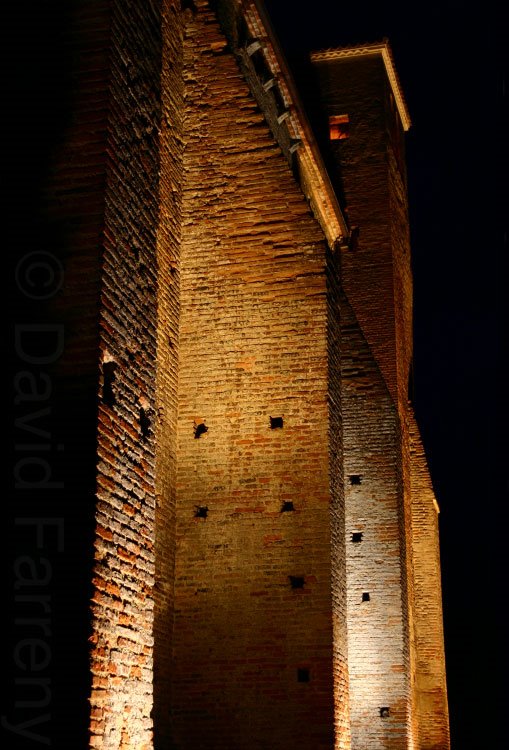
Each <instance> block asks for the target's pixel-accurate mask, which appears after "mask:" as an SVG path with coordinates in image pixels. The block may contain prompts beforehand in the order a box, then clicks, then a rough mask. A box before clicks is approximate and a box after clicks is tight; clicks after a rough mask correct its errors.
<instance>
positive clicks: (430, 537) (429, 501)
mask: <svg viewBox="0 0 509 750" xmlns="http://www.w3.org/2000/svg"><path fill="white" fill-rule="evenodd" d="M408 421H409V435H410V453H411V493H412V553H413V555H412V556H413V560H414V571H415V581H414V589H415V609H414V620H415V646H416V668H415V679H416V693H417V700H416V711H417V714H418V718H419V729H420V732H419V745H418V746H419V748H422V750H432V749H433V750H435V749H436V748H440V750H446V749H447V748H448V747H449V714H448V707H447V686H446V680H445V654H444V633H443V621H442V587H441V582H440V549H439V545H438V507H437V505H436V502H435V497H434V492H433V487H432V485H431V480H430V477H429V471H428V467H427V463H426V456H425V453H424V448H423V446H422V443H421V438H420V435H419V430H418V427H417V424H416V423H415V420H414V419H413V416H412V415H409V420H408Z"/></svg>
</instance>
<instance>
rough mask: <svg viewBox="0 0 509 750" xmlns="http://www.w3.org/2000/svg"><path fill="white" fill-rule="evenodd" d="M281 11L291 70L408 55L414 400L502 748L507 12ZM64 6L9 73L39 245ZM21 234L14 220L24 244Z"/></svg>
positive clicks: (278, 18)
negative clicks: (383, 46) (351, 53)
mask: <svg viewBox="0 0 509 750" xmlns="http://www.w3.org/2000/svg"><path fill="white" fill-rule="evenodd" d="M265 4H266V7H267V9H268V11H269V14H270V16H271V18H272V21H273V25H274V27H275V29H276V33H277V35H278V36H279V38H280V40H281V42H282V44H283V47H284V49H285V51H286V53H287V56H288V57H289V59H290V60H291V59H293V57H294V56H295V55H297V56H298V55H301V54H303V53H305V52H307V51H309V50H311V49H319V48H323V47H328V46H331V47H334V46H341V45H343V44H351V43H362V42H369V41H378V40H380V39H382V38H383V37H388V38H389V40H390V43H391V45H392V48H393V52H394V57H395V62H396V67H397V69H398V73H399V76H400V79H401V82H402V85H403V90H404V92H405V96H406V99H407V103H408V107H409V111H410V115H411V117H412V121H413V127H412V128H411V130H410V132H409V133H408V134H407V163H408V176H409V198H410V218H411V237H412V252H413V262H414V312H415V362H414V365H415V395H414V403H415V408H416V412H417V417H418V420H419V423H420V426H421V431H422V433H423V438H424V443H425V446H426V450H427V455H428V460H429V463H430V466H431V470H432V477H433V482H434V486H435V490H436V494H437V498H438V502H439V504H440V506H441V516H440V529H441V555H442V574H443V591H444V615H445V632H446V655H447V667H448V686H449V704H450V711H451V727H452V739H453V750H470V749H472V750H492V749H493V750H498V748H502V747H503V745H504V741H503V739H502V736H503V735H502V720H503V718H504V717H505V714H506V713H507V710H506V709H507V697H506V696H505V699H504V697H503V695H502V690H503V689H505V688H504V687H503V686H504V684H505V681H504V680H503V679H502V674H503V670H502V663H503V661H504V656H505V657H506V656H507V652H506V647H505V643H503V638H502V633H503V631H507V627H505V628H504V627H503V626H504V621H503V617H502V607H503V606H504V604H505V600H506V599H507V591H506V585H505V581H504V577H503V575H502V573H501V572H500V568H501V565H502V562H503V567H504V568H505V570H507V563H506V561H505V559H504V560H503V561H502V557H503V555H502V552H503V551H504V548H505V547H506V546H507V543H506V541H505V537H504V535H503V533H502V532H503V519H502V515H503V510H504V508H505V496H504V495H503V489H504V488H503V485H504V477H503V472H504V466H503V457H504V451H503V447H502V440H501V435H502V430H501V425H502V423H505V424H506V423H507V411H505V413H504V404H505V402H504V399H503V398H502V396H503V391H504V390H507V387H506V386H504V387H502V386H503V378H502V362H501V360H502V353H503V352H502V349H503V347H502V340H503V336H502V327H501V320H502V307H503V297H504V296H506V295H507V286H506V283H507V282H505V280H504V276H503V270H504V269H503V266H504V263H505V256H504V253H503V241H502V228H503V226H502V225H503V222H502V199H501V190H500V188H499V185H500V184H501V166H500V165H501V163H502V158H503V153H502V145H503V143H502V96H501V86H502V84H501V57H502V47H503V46H504V45H503V44H502V41H503V40H502V36H501V32H500V29H501V28H502V20H501V17H500V16H501V8H499V9H498V11H499V12H498V17H497V9H496V7H495V0H489V2H483V3H477V4H472V3H470V2H467V0H456V1H454V0H442V2H440V3H424V2H422V1H421V0H417V2H414V3H409V2H408V3H403V2H402V1H401V0H398V1H397V2H388V3H381V2H377V3H374V2H371V1H368V2H362V3H360V2H351V1H350V2H348V3H347V2H344V3H343V2H339V1H336V0H313V2H309V3H298V2H295V1H293V2H292V0H266V3H265ZM500 5H501V3H500ZM63 8H65V3H61V2H43V1H42V0H38V2H32V0H29V2H28V4H26V5H25V4H24V5H23V6H21V7H20V14H19V17H18V18H16V21H15V25H14V26H13V31H12V34H11V36H10V39H11V42H13V43H12V44H11V45H10V46H9V49H8V53H7V54H8V59H7V62H6V63H5V64H4V68H3V69H4V80H5V87H4V93H6V95H12V97H13V98H12V103H11V105H10V109H9V112H10V114H9V116H8V117H6V118H5V121H6V124H7V125H8V127H9V128H10V133H9V137H8V138H7V139H6V141H5V143H7V145H8V149H9V151H10V152H11V155H14V156H15V160H14V161H13V164H14V167H15V168H13V169H12V172H11V174H12V179H11V181H10V182H9V183H8V184H9V191H8V197H9V198H11V199H12V201H13V202H14V203H17V205H18V206H23V218H22V221H23V223H24V231H25V236H26V237H29V236H30V235H29V233H28V232H27V228H29V227H28V224H29V222H30V215H31V211H32V206H31V203H30V201H31V199H32V198H34V199H35V198H36V197H37V195H38V192H37V179H38V176H39V175H41V174H43V172H44V169H45V154H46V153H47V151H48V145H49V146H50V145H51V141H52V139H53V130H54V124H55V122H58V121H59V112H60V111H63V110H64V109H65V106H64V104H63V103H62V99H61V91H62V90H64V91H65V86H64V83H65V65H64V64H62V62H61V60H60V58H59V56H58V55H57V54H52V44H53V43H54V42H55V40H56V39H57V38H58V33H59V24H61V23H62V14H61V10H62V9H63ZM21 9H22V10H21ZM64 62H65V61H64ZM5 74H6V75H5ZM6 111H7V110H6ZM27 185H28V189H27ZM30 185H32V190H30ZM21 198H22V200H21ZM13 216H16V214H13ZM20 226H21V224H20V222H19V221H17V220H16V222H15V223H14V222H13V235H12V236H13V237H16V238H18V239H19V237H20V233H19V227H20ZM27 242H28V240H27ZM7 249H8V248H7ZM504 283H505V286H504ZM506 463H507V462H506ZM504 635H505V633H504ZM504 676H505V675H504Z"/></svg>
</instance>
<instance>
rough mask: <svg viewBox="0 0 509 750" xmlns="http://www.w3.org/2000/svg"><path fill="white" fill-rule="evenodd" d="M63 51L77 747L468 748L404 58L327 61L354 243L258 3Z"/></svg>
mask: <svg viewBox="0 0 509 750" xmlns="http://www.w3.org/2000/svg"><path fill="white" fill-rule="evenodd" d="M69 30H70V33H69V35H68V39H67V41H68V43H69V48H70V50H71V53H70V54H69V55H68V59H69V73H68V77H69V81H70V83H71V84H72V88H73V97H72V112H70V113H69V117H68V118H67V120H66V122H65V123H64V124H63V130H62V134H61V135H62V137H61V139H60V140H59V143H58V148H57V149H56V154H55V156H54V164H53V167H54V169H53V172H52V176H51V180H50V184H49V185H48V191H47V193H48V216H49V217H50V218H51V222H52V226H53V227H54V228H55V230H54V231H55V236H56V237H58V240H59V242H60V245H59V253H60V257H61V260H62V264H63V265H64V264H65V284H64V286H63V289H62V292H61V294H60V293H59V295H58V296H56V297H55V300H54V301H50V302H49V303H48V307H47V309H45V314H46V313H47V314H48V315H49V319H50V320H53V319H54V318H55V317H58V316H60V317H59V319H60V320H62V322H63V325H64V326H65V328H66V348H65V351H64V354H63V356H62V358H61V360H59V362H58V363H57V364H56V365H55V367H54V372H53V373H52V374H53V376H54V377H55V380H56V382H57V384H58V386H59V388H60V389H61V390H62V391H63V393H64V396H65V399H64V403H63V407H62V409H61V411H62V414H63V416H62V420H63V422H64V423H65V425H67V427H68V429H69V430H74V432H73V435H76V438H75V439H74V441H73V442H72V444H71V445H70V446H69V448H70V450H69V452H68V453H67V454H66V461H67V475H66V490H67V492H68V493H69V496H71V497H75V498H77V501H76V513H75V515H74V516H73V521H72V523H69V524H68V527H67V529H66V534H67V538H68V539H70V540H73V542H72V543H74V540H76V550H77V552H74V551H73V556H72V557H69V559H70V560H71V562H70V565H69V568H68V570H66V575H67V577H68V581H67V582H66V583H65V586H66V587H67V588H68V590H69V591H72V597H73V598H72V599H71V600H70V602H71V605H76V606H77V608H78V610H77V611H78V617H77V618H75V620H76V619H78V620H79V621H80V623H81V625H80V628H78V629H77V628H76V622H75V620H71V619H70V620H69V623H70V626H69V627H66V628H65V638H66V639H67V644H68V645H67V651H68V654H67V653H65V651H64V652H62V650H61V651H60V652H59V653H60V660H61V661H62V660H63V661H65V662H66V669H67V673H68V675H69V679H68V680H67V682H68V683H69V685H68V687H67V685H66V687H65V691H64V692H66V695H65V696H64V697H65V698H66V699H67V700H69V701H71V698H69V697H68V695H67V692H68V694H69V695H71V696H72V700H73V701H74V698H75V697H76V694H77V692H78V688H76V685H77V683H78V679H77V677H76V675H77V674H78V673H79V677H80V683H79V684H80V687H79V693H80V695H79V701H74V702H75V703H76V705H78V708H77V709H75V710H73V711H71V712H66V711H61V713H60V714H59V715H58V721H59V723H61V725H62V726H65V739H64V744H63V745H62V747H64V748H68V747H70V746H72V747H76V748H81V747H84V746H85V745H88V746H89V747H93V748H98V749H100V750H152V749H155V750H199V749H200V748H201V749H203V750H262V749H263V750H289V748H302V749H303V750H350V748H354V749H355V750H367V749H368V748H369V750H401V749H402V748H405V749H406V750H432V749H433V750H447V748H448V735H447V701H446V691H445V671H444V656H443V638H442V625H441V598H440V563H439V556H438V528H437V510H438V509H437V506H436V502H435V499H434V495H433V489H432V486H431V482H430V479H429V475H428V471H427V467H426V461H425V457H424V451H423V448H422V445H421V443H420V439H419V433H418V429H417V426H416V424H415V421H414V419H413V414H412V409H411V405H410V404H409V403H408V400H407V383H408V378H409V371H410V364H411V358H412V335H411V276H410V259H409V252H410V250H409V240H408V218H407V206H406V188H405V174H404V154H403V146H402V141H403V130H404V128H406V127H407V125H408V115H407V113H406V108H405V105H404V102H403V99H402V95H401V90H400V87H399V84H398V82H397V79H396V77H395V72H394V66H393V64H392V61H391V58H390V52H389V48H388V46H387V45H386V44H385V43H384V44H382V45H375V46H371V47H368V48H355V49H350V50H334V51H329V52H325V53H317V54H315V55H314V56H313V60H314V63H315V65H316V70H317V72H318V74H319V79H320V81H321V86H322V99H323V101H324V102H325V105H326V107H327V109H328V115H327V116H328V117H329V118H330V122H329V123H328V124H329V125H330V133H331V141H330V143H329V144H324V149H323V153H324V154H325V152H326V150H327V149H329V148H330V149H332V151H331V153H332V154H333V158H334V159H335V162H334V163H335V167H336V169H337V174H338V176H339V177H340V178H341V180H342V181H343V188H344V194H345V196H346V208H347V209H348V221H347V220H346V219H345V215H344V213H343V209H342V207H341V205H340V201H339V200H338V198H337V196H336V193H335V190H334V187H333V184H335V183H336V184H337V180H333V182H331V180H330V179H329V176H328V173H327V169H326V168H325V159H324V157H323V155H322V152H321V151H320V149H319V147H318V145H317V141H316V139H315V136H314V134H313V131H312V129H311V126H310V124H309V122H308V119H307V116H306V113H305V111H304V108H303V105H302V103H301V99H300V96H299V93H298V91H297V88H296V86H295V83H294V82H293V79H292V76H291V75H290V73H289V70H288V68H287V66H286V63H285V60H284V57H283V55H282V53H281V51H280V48H279V46H278V43H277V40H276V39H275V37H274V34H273V32H272V30H271V26H270V21H269V19H268V18H267V15H266V13H265V12H264V10H263V6H262V3H261V2H258V0H245V1H244V0H243V1H242V2H241V0H217V2H209V1H208V0H194V2H180V1H179V0H162V1H161V2H158V1H156V0H154V1H153V2H146V1H145V0H131V1H130V2H123V0H92V1H91V2H85V0H80V1H79V2H77V3H75V4H73V5H72V8H70V9H69ZM347 136H348V137H347ZM96 407H97V408H96ZM76 425H78V427H76ZM78 433H79V434H78ZM72 524H74V525H72ZM80 554H83V555H84V556H86V565H84V564H82V563H81V562H80V561H79V560H78V557H79V555H80ZM83 571H85V572H83ZM90 599H91V624H90V633H89V634H88V635H89V642H90V646H91V650H90V661H89V665H88V666H87V664H86V657H87V654H86V653H85V651H86V636H85V634H84V630H85V626H84V625H83V622H85V621H86V617H87V614H86V613H87V612H88V611H89V606H90V601H89V600H90ZM66 601H67V600H66ZM38 614H40V613H38ZM58 648H60V649H62V646H61V640H60V638H59V643H58ZM62 653H63V656H62ZM68 655H69V656H68ZM67 657H68V658H67ZM67 662H68V663H67ZM85 683H86V685H85V688H83V685H84V684H85ZM85 692H86V695H84V693H85ZM66 722H67V724H66ZM12 725H13V726H14V724H12ZM27 726H28V725H27ZM30 726H31V725H30ZM73 733H74V734H75V735H76V736H73Z"/></svg>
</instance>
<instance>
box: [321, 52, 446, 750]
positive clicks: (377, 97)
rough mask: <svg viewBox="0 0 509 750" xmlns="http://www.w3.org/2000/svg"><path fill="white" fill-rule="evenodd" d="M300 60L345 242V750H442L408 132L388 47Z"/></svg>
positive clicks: (436, 582)
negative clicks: (416, 366)
mask: <svg viewBox="0 0 509 750" xmlns="http://www.w3.org/2000/svg"><path fill="white" fill-rule="evenodd" d="M311 59H312V62H313V65H314V68H315V71H316V73H317V75H318V80H319V83H320V93H321V101H322V103H323V104H324V105H325V109H326V112H327V116H328V124H329V144H328V146H329V149H330V153H331V155H332V159H333V163H334V164H335V169H336V171H337V174H338V176H339V177H340V179H341V181H342V189H343V193H344V198H345V201H346V211H347V215H348V219H349V223H350V227H351V230H352V239H351V242H350V246H349V248H348V249H347V250H346V251H345V252H343V254H342V290H343V302H342V306H341V330H342V366H341V371H342V405H343V457H344V474H345V515H346V540H347V546H346V549H347V591H348V668H349V677H350V711H351V730H352V747H354V748H359V750H360V748H364V747H388V748H389V747H390V748H407V747H419V748H438V747H440V748H446V747H448V743H449V740H448V715H447V698H446V686H445V661H444V651H443V633H442V616H441V598H440V566H439V556H438V532H437V512H438V507H437V505H436V501H435V500H434V497H433V494H432V490H431V484H430V483H429V480H428V483H427V489H426V491H423V490H424V488H423V487H422V481H421V482H420V481H419V478H420V479H421V480H422V478H423V477H424V476H427V470H426V465H425V459H424V454H423V451H422V446H421V445H420V441H419V437H418V429H417V426H416V424H415V419H414V416H413V411H412V406H411V403H410V402H409V396H408V391H409V382H410V380H411V361H412V277H411V267H410V242H409V224H408V208H407V192H406V170H405V155H404V131H406V130H407V129H408V127H409V126H410V118H409V116H408V112H407V108H406V105H405V101H404V98H403V94H402V91H401V87H400V84H399V81H398V77H397V74H396V71H395V68H394V64H393V60H392V55H391V50H390V47H389V45H388V43H387V42H385V41H384V42H383V43H381V44H371V45H365V46H358V47H351V48H342V49H333V50H326V51H323V52H316V53H313V54H312V56H311ZM431 654H432V655H433V657H432V658H431Z"/></svg>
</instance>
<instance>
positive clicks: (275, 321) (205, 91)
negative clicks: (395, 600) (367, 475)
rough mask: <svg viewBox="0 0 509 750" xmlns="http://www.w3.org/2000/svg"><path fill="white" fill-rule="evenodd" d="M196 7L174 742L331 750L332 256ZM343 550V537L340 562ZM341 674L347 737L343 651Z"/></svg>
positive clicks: (190, 55) (189, 42) (189, 102)
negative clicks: (329, 283) (329, 305)
mask: <svg viewBox="0 0 509 750" xmlns="http://www.w3.org/2000/svg"><path fill="white" fill-rule="evenodd" d="M197 5H198V6H199V7H198V12H197V13H196V14H194V15H193V14H192V12H190V11H189V12H188V14H187V17H188V23H187V28H186V42H185V84H186V117H185V128H184V130H185V134H186V144H185V181H184V200H183V236H182V277H181V294H182V311H181V329H180V372H179V422H178V469H177V478H178V483H177V552H176V579H175V633H174V669H175V682H174V691H173V715H174V744H175V747H177V748H180V749H182V750H184V748H196V747H207V748H234V747H238V748H241V747H242V748H251V747H252V748H271V749H273V748H288V747H298V746H306V747H314V748H319V747H323V748H332V747H333V746H334V705H333V704H334V686H333V629H334V630H335V631H336V632H337V633H338V634H340V632H341V631H342V632H343V638H342V643H343V644H344V641H345V638H344V627H345V620H344V583H343V588H342V590H341V591H340V592H338V593H337V595H336V597H335V622H334V623H333V614H332V613H333V604H332V594H331V559H332V555H333V551H332V542H331V497H330V493H331V473H330V472H331V465H330V457H329V432H330V430H331V429H339V426H338V423H337V418H335V422H334V425H332V423H330V421H329V406H328V398H327V391H328V348H327V346H328V334H327V317H328V313H327V280H326V263H327V260H326V247H325V242H324V239H323V234H322V232H321V230H320V229H319V227H318V225H317V224H316V222H315V220H314V219H313V217H312V215H311V212H310V209H309V206H308V205H307V203H306V201H305V199H304V197H303V195H302V193H301V192H300V189H299V188H298V186H297V185H296V183H295V181H294V179H293V177H292V174H291V172H290V170H289V167H288V163H287V161H286V160H285V158H284V157H283V155H282V153H281V151H280V148H279V147H278V146H277V144H276V143H275V141H274V139H273V137H272V135H271V134H270V131H269V130H268V127H267V125H266V123H265V122H264V120H263V116H262V115H261V113H260V112H259V110H258V108H257V106H256V104H255V102H254V100H253V98H252V96H251V95H250V93H249V90H248V88H247V85H246V83H245V81H244V80H243V77H242V74H241V73H240V70H239V68H238V65H237V62H236V61H235V59H234V57H233V55H231V53H229V52H228V50H227V48H226V42H225V39H224V37H223V36H222V34H221V33H220V30H219V27H218V25H217V22H216V19H215V17H214V15H213V14H212V13H210V12H209V11H208V10H207V7H206V4H204V3H199V4H197ZM331 346H332V344H331ZM334 388H335V389H336V397H337V399H338V398H339V394H338V393H337V389H338V381H337V379H336V383H335V385H334ZM271 417H272V418H275V419H282V424H283V426H282V427H281V426H276V425H277V423H275V424H274V426H273V428H271ZM332 487H333V492H334V494H335V497H334V501H333V508H335V509H336V511H337V512H338V513H339V512H340V510H339V509H340V506H341V497H340V494H339V493H340V492H341V487H340V484H339V483H338V482H337V481H334V482H332ZM285 504H286V506H285ZM290 504H291V505H290ZM333 512H334V511H333ZM338 523H339V524H340V525H341V518H339V521H338ZM343 538H344V537H343V534H340V535H339V536H338V533H337V531H335V532H334V545H335V547H336V548H337V549H336V551H335V552H334V554H335V555H336V557H337V558H338V559H341V557H342V554H343V552H342V547H343V541H342V539H343ZM335 669H336V672H337V675H338V684H339V685H340V689H338V694H337V699H338V704H339V709H338V713H342V714H343V718H341V717H338V718H337V719H336V721H337V723H338V725H339V724H342V725H343V727H344V726H345V724H347V720H346V719H345V710H346V708H345V707H346V701H347V696H346V695H345V690H346V666H345V653H344V650H343V653H340V649H338V653H337V654H336V667H335ZM336 746H337V747H348V736H347V731H343V733H342V736H341V737H340V738H338V739H337V741H336Z"/></svg>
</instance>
